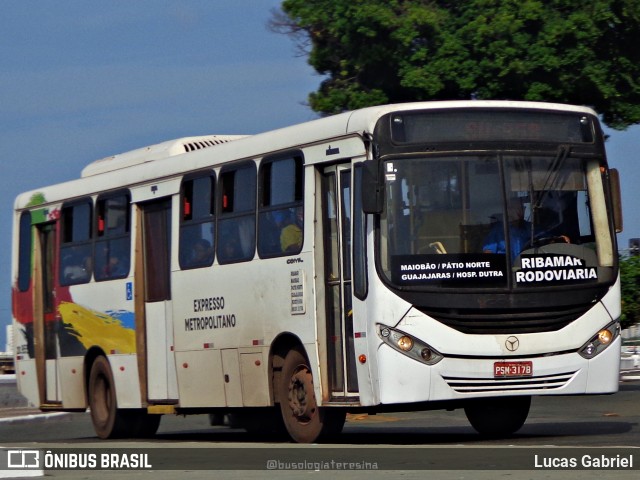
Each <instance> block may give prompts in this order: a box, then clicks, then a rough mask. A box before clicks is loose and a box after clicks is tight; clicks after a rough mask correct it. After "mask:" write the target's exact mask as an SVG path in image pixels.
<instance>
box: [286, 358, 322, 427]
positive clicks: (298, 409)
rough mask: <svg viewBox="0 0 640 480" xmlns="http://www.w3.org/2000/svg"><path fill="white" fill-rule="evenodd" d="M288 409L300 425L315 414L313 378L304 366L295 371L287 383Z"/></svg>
mask: <svg viewBox="0 0 640 480" xmlns="http://www.w3.org/2000/svg"><path fill="white" fill-rule="evenodd" d="M289 407H290V408H291V411H292V413H293V415H294V416H295V417H296V418H297V419H298V421H299V422H301V423H307V422H309V421H310V420H311V418H312V417H313V415H314V414H315V412H316V402H315V397H314V395H313V377H312V376H311V372H310V371H309V370H308V369H307V368H306V367H304V366H300V367H298V368H297V369H296V371H295V372H294V374H293V375H292V376H291V381H290V382H289Z"/></svg>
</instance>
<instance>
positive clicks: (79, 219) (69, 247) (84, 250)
mask: <svg viewBox="0 0 640 480" xmlns="http://www.w3.org/2000/svg"><path fill="white" fill-rule="evenodd" d="M91 209H92V205H91V200H83V201H81V202H75V203H74V204H70V205H63V206H62V210H61V227H62V235H61V242H60V284H61V285H76V284H80V283H87V282H88V281H89V280H90V279H91V271H92V263H91V253H92V243H91Z"/></svg>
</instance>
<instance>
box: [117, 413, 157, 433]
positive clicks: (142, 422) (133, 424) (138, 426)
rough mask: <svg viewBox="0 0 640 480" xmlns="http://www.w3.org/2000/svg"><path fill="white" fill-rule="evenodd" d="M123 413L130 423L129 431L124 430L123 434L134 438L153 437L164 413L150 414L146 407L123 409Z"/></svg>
mask: <svg viewBox="0 0 640 480" xmlns="http://www.w3.org/2000/svg"><path fill="white" fill-rule="evenodd" d="M121 415H122V416H123V418H125V419H126V421H127V424H128V428H127V431H126V432H125V431H123V434H125V433H126V434H127V436H130V437H134V438H150V437H153V436H154V435H155V434H156V432H157V431H158V427H159V426H160V420H161V419H162V415H157V414H149V413H147V411H146V410H144V409H135V410H121Z"/></svg>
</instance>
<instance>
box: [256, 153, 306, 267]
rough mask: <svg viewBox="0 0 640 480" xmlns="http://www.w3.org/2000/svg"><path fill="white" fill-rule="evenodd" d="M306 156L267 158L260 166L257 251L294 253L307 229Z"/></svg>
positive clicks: (264, 254)
mask: <svg viewBox="0 0 640 480" xmlns="http://www.w3.org/2000/svg"><path fill="white" fill-rule="evenodd" d="M303 186H304V180H303V159H302V156H301V155H300V154H295V155H288V156H286V157H282V156H279V157H277V158H274V159H266V160H264V161H263V162H262V164H261V165H260V200H259V213H258V254H259V255H260V257H261V258H269V257H277V256H282V255H295V254H298V253H300V251H301V250H302V240H303V230H304V228H303V227H304V202H303V198H304V197H303Z"/></svg>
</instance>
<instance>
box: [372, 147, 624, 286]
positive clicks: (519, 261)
mask: <svg viewBox="0 0 640 480" xmlns="http://www.w3.org/2000/svg"><path fill="white" fill-rule="evenodd" d="M383 167H384V173H385V184H386V193H385V202H386V205H385V209H384V212H383V215H382V217H381V229H380V232H381V242H380V245H381V266H382V271H383V275H384V276H385V277H386V278H387V280H388V281H390V282H391V283H392V284H394V285H398V286H415V287H420V286H422V287H430V286H442V287H460V286H473V287H516V288H518V287H531V286H553V285H558V284H573V283H582V282H590V283H592V282H598V281H599V279H600V281H603V280H604V278H599V277H600V276H601V275H604V276H606V277H607V280H609V274H608V273H605V271H607V270H610V269H607V268H606V267H610V266H612V262H613V252H612V249H613V242H612V238H611V232H610V228H609V221H608V219H607V217H606V209H605V208H594V205H600V204H604V203H605V200H604V199H605V194H604V189H603V179H602V173H601V170H600V165H599V163H598V162H597V161H595V160H584V159H581V158H573V157H570V156H569V155H568V151H567V150H566V149H564V147H561V148H560V149H559V150H558V152H557V153H556V154H554V155H548V156H542V155H521V154H520V155H514V154H488V155H473V156H469V155H464V156H463V155H460V156H441V157H426V158H425V157H423V158H411V159H407V158H402V159H395V160H387V161H386V162H385V164H384V166H383ZM509 272H511V274H509Z"/></svg>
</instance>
